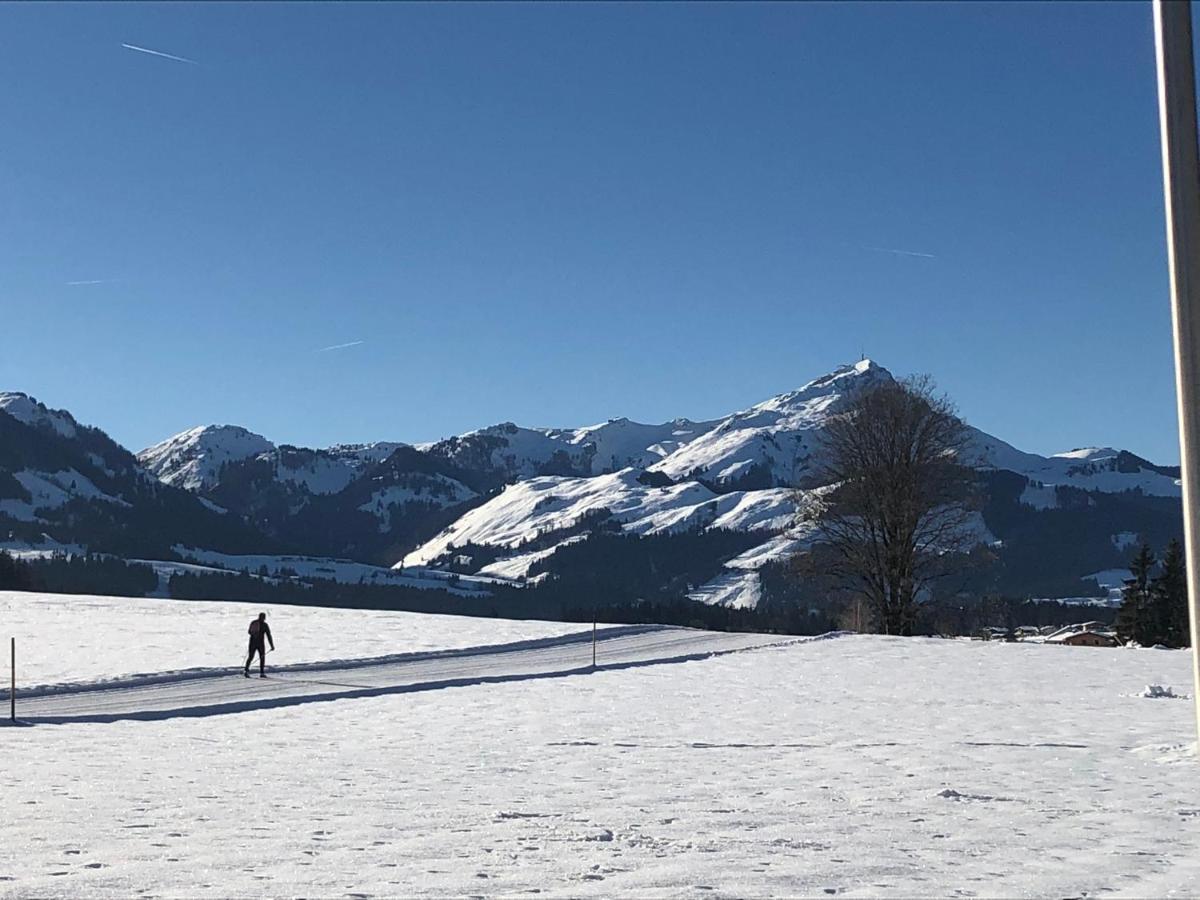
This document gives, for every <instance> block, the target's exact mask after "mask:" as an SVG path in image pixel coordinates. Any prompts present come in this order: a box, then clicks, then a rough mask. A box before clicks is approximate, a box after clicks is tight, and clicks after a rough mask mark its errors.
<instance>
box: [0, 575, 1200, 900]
mask: <svg viewBox="0 0 1200 900" xmlns="http://www.w3.org/2000/svg"><path fill="white" fill-rule="evenodd" d="M71 602H72V601H69V600H62V599H57V600H54V601H53V602H49V603H46V602H39V601H37V600H36V599H29V598H23V597H20V596H19V595H5V596H4V598H3V604H4V605H3V606H0V610H2V614H0V629H3V628H4V626H6V625H9V624H10V623H16V622H17V621H18V620H19V622H20V624H21V627H22V629H30V628H32V629H34V630H36V631H37V633H38V634H41V635H43V636H44V637H45V639H46V640H48V641H49V640H55V639H61V638H62V637H63V636H64V635H66V636H68V637H71V635H72V629H74V628H75V627H76V625H74V624H72V623H74V622H76V621H77V618H78V617H74V618H73V617H72V616H70V615H68V610H67V609H65V608H64V607H65V606H67V605H68V604H70V603H71ZM74 602H78V603H79V604H80V605H81V607H83V608H86V607H87V606H88V605H89V604H97V603H102V602H103V603H108V604H110V608H109V610H108V611H107V612H105V613H104V614H103V615H99V614H91V613H89V614H81V615H85V616H86V617H88V618H89V621H90V626H91V635H90V636H91V639H92V640H93V641H95V642H98V643H99V642H103V643H106V644H109V645H112V646H120V645H123V644H130V645H134V644H139V643H145V642H146V641H150V643H151V644H152V645H155V646H158V645H159V644H162V645H164V646H165V645H167V644H169V643H170V641H171V638H172V636H173V635H175V634H176V633H178V632H179V631H184V632H187V633H189V634H200V633H203V634H223V633H224V630H225V626H224V622H226V621H228V622H230V623H231V624H234V625H238V626H239V627H240V628H242V629H244V625H243V624H242V619H244V618H248V617H247V616H246V615H245V612H246V611H247V610H246V608H242V609H236V608H235V610H234V612H233V613H231V612H229V611H228V610H226V609H224V608H225V607H228V606H235V605H230V604H176V603H167V602H157V603H145V604H142V603H141V602H140V601H121V600H113V601H100V600H98V599H83V600H78V601H74ZM127 602H131V603H135V604H138V605H139V607H140V612H139V613H138V616H137V618H136V620H135V619H134V618H127V619H121V620H116V619H114V620H112V624H104V623H105V621H106V617H107V616H109V615H111V614H112V607H113V605H118V606H119V605H121V604H125V603H127ZM206 611H210V612H209V613H207V614H206ZM208 614H211V615H212V616H213V617H214V618H215V619H216V620H218V622H219V623H221V624H220V625H219V626H218V625H210V624H205V623H202V620H204V619H205V618H207V615H208ZM293 614H294V615H295V616H296V617H297V618H299V617H301V616H312V617H313V620H312V621H314V622H316V621H318V617H325V618H323V619H320V621H323V622H324V623H332V622H333V621H334V620H335V619H336V618H337V617H339V616H342V615H347V616H350V615H353V616H357V617H361V618H358V619H355V620H344V621H355V622H356V623H357V624H358V625H359V626H360V627H361V629H362V631H364V632H366V633H376V632H382V631H386V630H387V628H388V627H390V626H384V625H375V624H374V623H375V622H377V621H378V622H382V621H383V620H384V619H385V618H388V616H387V614H380V613H353V614H350V613H346V614H342V613H334V612H331V611H323V610H310V609H299V610H295V611H289V612H288V613H287V615H286V616H285V615H284V613H283V610H282V609H281V608H276V614H275V615H274V616H273V619H275V620H277V621H280V622H283V621H284V620H285V619H286V620H287V621H289V626H288V631H289V633H291V632H299V631H300V630H301V629H300V628H299V627H296V624H295V620H294V619H293V618H292V616H293ZM406 618H422V617H406ZM430 619H431V621H435V622H436V623H437V624H435V625H431V626H430V630H429V631H428V632H426V634H427V635H428V639H429V640H433V637H432V634H433V631H434V630H435V629H441V631H440V632H439V634H440V636H441V637H442V638H444V639H445V640H447V641H453V640H454V639H455V638H456V637H458V638H461V640H460V641H459V646H463V645H466V644H471V643H480V640H479V639H480V637H481V634H482V635H483V636H484V637H485V640H484V641H483V643H499V642H507V641H508V640H511V639H520V637H518V636H516V635H514V634H513V633H512V632H511V631H510V632H508V633H507V634H504V633H503V629H505V628H509V629H511V628H525V629H538V628H541V629H546V630H545V631H543V632H542V634H540V635H534V634H526V635H523V637H539V636H550V637H553V636H554V633H553V632H554V629H562V631H559V632H557V634H558V635H559V636H561V635H562V634H563V632H564V631H572V630H574V631H577V630H578V626H558V625H546V624H544V623H541V624H538V623H507V622H503V621H496V620H445V619H438V620H433V619H432V617H430ZM455 621H457V622H458V623H459V624H461V625H462V633H461V634H458V635H456V634H455V633H454V627H453V625H454V622H455ZM131 624H132V625H133V627H134V629H135V630H132V631H130V630H128V627H127V626H130V625H131ZM493 628H494V629H496V631H495V632H494V635H495V637H494V638H493V637H492V636H491V635H490V634H488V632H487V629H493ZM155 629H158V631H159V634H158V636H157V637H156V636H155V634H154V632H155ZM481 629H483V631H482V632H481ZM414 630H415V629H414V628H408V629H400V628H398V629H397V630H396V632H395V633H396V634H397V635H402V634H409V633H411V632H412V631H414ZM328 631H329V632H330V635H329V638H330V640H331V642H333V643H334V644H335V645H336V644H337V641H340V640H343V639H344V636H343V635H340V634H339V633H338V632H337V629H336V628H335V627H332V626H330V627H329V628H328ZM281 632H282V626H281ZM666 632H667V633H669V634H684V635H687V640H688V641H694V642H696V643H695V647H696V648H701V647H703V646H704V645H705V640H706V638H705V635H704V634H703V633H697V632H680V631H679V630H677V629H669V630H666ZM71 639H72V640H82V636H79V637H78V638H77V637H71ZM424 639H425V638H423V640H424ZM680 639H681V640H682V639H683V638H680ZM730 640H731V638H730V636H727V635H713V636H712V641H713V644H712V646H713V647H714V648H719V647H722V646H727V645H724V644H723V642H727V641H730ZM345 646H346V645H337V649H335V650H331V651H330V653H331V655H355V656H358V655H363V653H362V646H361V644H359V643H357V642H352V643H351V651H347V650H346V649H345ZM613 646H614V647H615V644H614V645H613ZM134 649H135V648H134V647H132V646H131V647H130V652H131V653H132V652H133V650H134ZM627 649H628V648H627ZM396 651H397V648H396V647H391V646H389V647H388V649H387V650H385V651H384V652H388V653H390V652H396ZM106 652H109V651H106ZM281 652H282V650H281ZM662 655H663V657H664V658H673V657H674V656H675V654H672V653H671V652H670V651H669V649H668V651H667V652H664V653H663V654H662ZM108 658H110V659H120V658H121V656H120V655H119V654H113V655H112V656H110V657H108ZM160 658H161V657H160ZM310 658H311V659H316V658H318V657H316V656H313V657H310ZM480 658H481V659H484V658H486V659H490V660H492V662H491V663H489V665H496V666H501V667H503V666H509V665H511V663H512V658H511V657H505V656H504V654H501V653H488V652H486V651H481V654H480ZM603 661H604V657H603V656H602V657H601V662H602V663H603ZM643 662H645V663H649V662H652V655H651V658H647V659H644V660H643ZM1189 663H1190V660H1189V657H1188V654H1186V653H1181V652H1171V651H1153V650H1104V649H1091V648H1069V647H1051V646H1041V645H1028V644H997V643H971V642H955V641H934V640H905V639H896V638H878V637H840V638H836V639H832V640H810V641H803V642H797V643H790V644H788V645H786V646H776V647H773V648H766V649H755V650H747V651H744V652H732V653H723V654H721V655H714V656H711V657H709V658H705V659H692V660H691V661H687V662H674V663H665V662H664V663H662V664H657V665H656V664H643V665H637V666H634V667H628V668H621V669H613V670H603V669H601V670H600V671H597V672H595V673H585V672H580V671H579V670H578V669H575V671H574V673H573V674H568V673H566V672H564V673H563V674H562V675H561V677H547V676H546V675H545V673H543V674H541V675H538V677H530V678H515V679H513V680H508V681H504V682H501V683H476V684H472V685H469V686H459V687H443V688H437V687H431V688H430V689H427V690H420V691H416V692H408V693H395V694H388V695H381V696H374V697H365V698H359V699H338V700H334V701H332V702H313V703H300V704H298V705H292V706H284V707H275V708H270V707H262V708H258V709H256V710H255V711H252V712H242V713H236V714H226V715H207V716H200V717H195V718H180V717H170V718H166V719H163V720H156V721H116V722H111V723H107V724H80V723H73V724H61V725H47V724H35V725H32V726H29V727H17V728H6V729H3V730H0V741H3V746H4V750H5V753H4V755H3V757H2V758H3V760H4V762H3V764H2V767H0V796H2V797H3V798H4V801H5V803H4V806H5V808H6V809H7V810H9V815H8V819H7V821H6V824H5V826H4V830H3V840H0V879H6V880H2V881H0V895H7V896H28V895H38V896H45V895H52V896H65V895H70V896H88V895H96V896H122V897H124V896H172V897H183V896H188V897H191V896H199V897H224V896H231V895H233V896H248V895H254V896H310V897H347V896H361V895H370V896H397V895H403V896H408V895H413V894H417V895H464V894H484V895H489V896H494V895H507V894H517V895H522V896H529V895H534V894H540V895H546V894H548V895H551V896H613V895H620V896H636V897H643V896H651V897H653V896H662V897H665V896H670V897H674V896H681V895H683V896H704V897H709V896H766V895H774V896H797V895H803V896H826V895H834V894H836V895H838V896H842V895H848V896H893V897H894V896H914V895H917V896H930V895H938V896H972V895H978V896H1039V897H1040V896H1084V895H1094V894H1097V893H1108V892H1112V893H1114V894H1115V895H1117V896H1135V897H1144V896H1169V895H1175V896H1195V895H1196V894H1197V893H1200V779H1198V778H1197V777H1196V776H1197V765H1198V763H1197V760H1196V759H1195V758H1194V756H1192V755H1190V754H1191V753H1192V752H1193V748H1192V747H1191V746H1189V743H1190V742H1191V741H1192V740H1193V739H1194V732H1193V723H1192V718H1191V715H1192V709H1191V704H1190V703H1189V702H1188V701H1185V700H1169V699H1158V700H1154V699H1148V698H1145V697H1142V696H1141V693H1142V691H1143V689H1144V687H1145V685H1146V684H1148V683H1151V682H1158V683H1166V684H1170V685H1172V686H1174V688H1175V689H1176V691H1178V692H1182V693H1191V686H1190V684H1189V683H1188V679H1189V669H1188V667H1189ZM191 664H192V663H191V661H184V660H181V659H177V658H174V657H171V661H170V663H169V664H167V665H164V668H174V669H179V668H184V667H186V666H189V665H191ZM424 664H426V665H429V664H430V663H429V662H428V660H426V661H425V663H424ZM134 668H136V669H142V668H144V667H141V666H136V667H134ZM132 670H133V669H127V670H126V671H132ZM60 671H62V672H63V673H64V674H63V676H62V677H69V678H71V679H72V680H77V679H78V678H80V677H83V674H82V670H80V671H79V672H76V671H74V670H72V669H70V667H69V666H67V665H66V664H65V663H64V664H62V668H61V670H60ZM92 672H93V674H94V673H95V672H96V668H95V667H94V666H93V669H92ZM68 673H69V674H68ZM285 674H286V673H285ZM393 674H396V673H393ZM228 680H229V682H230V691H231V692H233V691H237V690H243V689H245V690H250V689H251V688H250V687H249V686H250V685H251V684H252V683H251V682H246V681H245V680H243V679H241V678H240V677H234V678H230V679H228ZM335 680H337V681H339V682H340V681H341V678H340V677H339V678H338V679H335ZM268 681H269V680H268ZM253 685H254V687H253V690H255V691H257V690H259V689H260V686H259V684H258V682H253ZM22 702H29V703H32V702H33V701H32V700H29V701H25V700H23V701H22ZM6 892H7V894H6Z"/></svg>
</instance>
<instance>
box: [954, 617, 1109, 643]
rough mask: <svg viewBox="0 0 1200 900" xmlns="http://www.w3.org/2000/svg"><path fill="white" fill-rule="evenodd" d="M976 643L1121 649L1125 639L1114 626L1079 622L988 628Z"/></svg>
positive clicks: (978, 637) (1102, 623) (975, 637)
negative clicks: (1122, 639)
mask: <svg viewBox="0 0 1200 900" xmlns="http://www.w3.org/2000/svg"><path fill="white" fill-rule="evenodd" d="M972 640H978V641H1021V642H1025V643H1031V644H1055V645H1059V646H1063V647H1120V646H1123V644H1122V642H1121V639H1120V638H1119V637H1117V632H1116V630H1115V628H1114V627H1113V626H1112V625H1109V624H1107V623H1105V622H1079V623H1078V624H1075V625H1064V626H1061V627H1060V626H1058V625H1042V626H1040V627H1039V626H1037V625H1018V626H1017V627H1016V628H1012V629H1008V628H984V629H983V630H981V631H980V632H979V633H978V634H977V635H975V636H974V637H973V638H972Z"/></svg>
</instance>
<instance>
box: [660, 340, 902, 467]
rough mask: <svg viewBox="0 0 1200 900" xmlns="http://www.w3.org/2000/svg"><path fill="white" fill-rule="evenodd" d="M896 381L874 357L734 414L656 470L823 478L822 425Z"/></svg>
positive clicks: (665, 459)
mask: <svg viewBox="0 0 1200 900" xmlns="http://www.w3.org/2000/svg"><path fill="white" fill-rule="evenodd" d="M891 380H892V376H891V374H890V373H889V372H888V371H887V370H886V369H884V368H881V367H880V366H879V365H877V364H875V363H874V362H872V361H870V360H863V361H862V362H859V363H857V364H855V365H853V366H843V367H842V368H840V369H837V370H836V371H834V372H832V373H830V374H829V375H825V376H823V377H821V378H818V379H816V380H815V381H811V382H809V383H808V384H806V385H805V386H804V387H802V388H800V389H799V390H796V391H791V392H790V393H787V394H780V395H779V396H778V397H772V398H771V399H770V400H766V401H764V402H763V403H759V404H758V405H756V406H752V407H750V408H749V409H747V410H743V411H742V412H739V413H734V414H733V415H732V416H729V417H728V418H726V419H723V420H722V421H721V422H719V423H718V424H717V425H716V426H715V427H713V428H711V429H710V430H708V431H706V432H705V433H704V434H702V435H700V436H699V437H697V438H696V439H695V440H693V441H691V442H689V443H688V444H687V445H685V446H683V447H681V448H679V449H678V450H676V451H675V452H674V453H672V454H670V455H669V456H667V457H665V458H664V459H663V460H662V461H661V462H659V463H656V464H655V465H654V466H652V467H651V468H652V469H653V470H654V471H656V472H662V473H663V474H665V475H668V476H670V477H671V478H673V479H675V480H679V479H684V478H687V479H703V480H704V481H706V482H708V483H711V484H714V485H722V484H728V483H736V482H737V481H738V480H739V479H742V478H747V477H753V476H754V474H755V473H761V474H760V476H759V477H760V478H763V479H765V482H764V483H763V484H761V485H755V486H763V487H765V486H784V485H800V486H804V485H805V484H807V483H810V482H811V481H812V480H813V479H814V478H815V479H819V478H820V472H821V457H820V453H821V448H820V429H821V427H822V426H823V425H824V423H825V421H826V420H827V419H828V418H829V416H831V415H835V414H836V413H837V412H839V411H840V410H841V409H844V408H845V407H846V405H847V404H848V403H849V402H850V401H852V400H853V398H854V397H856V396H857V395H858V394H859V393H860V392H862V391H864V390H868V389H870V388H872V387H874V386H877V385H879V384H882V383H886V382H889V381H891Z"/></svg>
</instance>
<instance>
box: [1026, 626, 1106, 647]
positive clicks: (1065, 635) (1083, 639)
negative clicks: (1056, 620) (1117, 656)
mask: <svg viewBox="0 0 1200 900" xmlns="http://www.w3.org/2000/svg"><path fill="white" fill-rule="evenodd" d="M1045 643H1047V644H1062V645H1065V646H1068V647H1120V646H1121V642H1120V641H1119V640H1117V636H1116V635H1115V634H1113V633H1112V632H1111V631H1092V630H1090V629H1084V630H1080V631H1066V630H1063V631H1058V632H1055V633H1054V634H1052V635H1050V636H1049V637H1048V638H1046V640H1045Z"/></svg>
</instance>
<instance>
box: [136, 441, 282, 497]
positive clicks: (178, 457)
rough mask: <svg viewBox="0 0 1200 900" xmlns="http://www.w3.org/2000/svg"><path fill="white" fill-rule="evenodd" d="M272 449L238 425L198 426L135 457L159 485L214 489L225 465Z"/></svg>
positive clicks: (190, 488) (268, 442) (270, 444)
mask: <svg viewBox="0 0 1200 900" xmlns="http://www.w3.org/2000/svg"><path fill="white" fill-rule="evenodd" d="M274 449H275V445H274V444H272V443H271V442H270V441H268V440H267V439H266V438H265V437H263V436H262V435H261V434H255V433H254V432H253V431H250V430H248V429H246V428H243V427H241V426H240V425H198V426H196V427H195V428H189V429H187V430H186V431H181V432H180V433H179V434H177V435H174V436H173V437H169V438H167V439H166V440H165V441H162V442H161V443H158V444H155V445H154V446H153V447H147V448H146V449H145V450H143V451H142V452H141V453H139V454H138V455H137V457H138V461H139V462H141V464H142V465H143V466H145V467H146V468H147V469H149V470H150V471H151V472H152V473H154V475H155V476H157V477H158V478H159V480H161V481H165V482H166V483H167V484H172V485H175V486H176V487H182V488H187V489H188V490H202V489H204V488H208V487H211V486H212V485H214V484H215V483H216V481H217V479H218V477H219V475H220V471H221V466H223V465H224V464H225V463H227V462H234V461H238V460H243V459H248V458H250V457H252V456H258V455H259V454H260V453H269V452H271V451H272V450H274Z"/></svg>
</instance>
